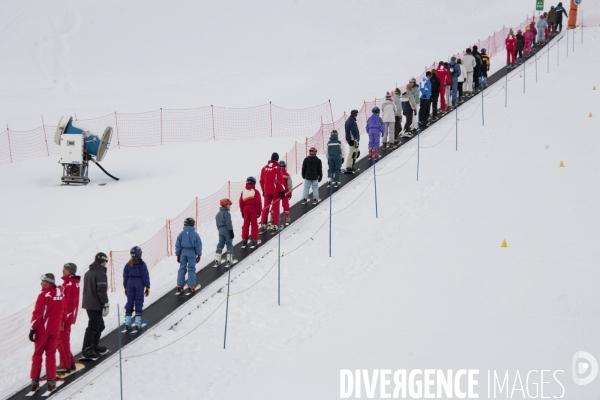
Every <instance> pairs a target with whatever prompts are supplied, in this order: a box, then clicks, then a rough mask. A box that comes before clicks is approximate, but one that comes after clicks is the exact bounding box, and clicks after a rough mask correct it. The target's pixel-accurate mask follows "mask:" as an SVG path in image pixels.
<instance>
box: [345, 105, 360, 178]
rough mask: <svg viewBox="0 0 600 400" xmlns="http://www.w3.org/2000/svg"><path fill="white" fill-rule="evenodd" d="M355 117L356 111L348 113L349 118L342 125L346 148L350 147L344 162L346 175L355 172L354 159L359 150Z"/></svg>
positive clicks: (358, 135) (358, 136)
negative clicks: (346, 143)
mask: <svg viewBox="0 0 600 400" xmlns="http://www.w3.org/2000/svg"><path fill="white" fill-rule="evenodd" d="M357 116H358V110H352V111H350V118H348V120H347V121H346V124H345V125H344V129H345V131H346V142H348V146H350V149H349V151H348V161H347V162H346V173H353V172H356V168H355V167H354V164H355V163H356V159H357V158H358V157H359V156H360V150H359V149H358V144H359V141H360V132H359V131H358V125H357V123H356V117H357Z"/></svg>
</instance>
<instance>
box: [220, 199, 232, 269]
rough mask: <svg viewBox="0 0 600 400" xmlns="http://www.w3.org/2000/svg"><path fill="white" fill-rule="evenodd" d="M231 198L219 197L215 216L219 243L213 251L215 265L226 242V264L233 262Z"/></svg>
mask: <svg viewBox="0 0 600 400" xmlns="http://www.w3.org/2000/svg"><path fill="white" fill-rule="evenodd" d="M231 204H232V203H231V200H229V199H221V200H220V201H219V205H220V206H221V208H219V212H218V213H217V215H216V216H215V221H216V223H217V229H218V230H219V244H217V252H216V253H215V267H218V266H219V265H221V252H222V251H223V247H225V244H226V243H227V266H230V265H232V264H233V238H234V234H233V224H232V223H231V214H230V212H229V210H230V209H231Z"/></svg>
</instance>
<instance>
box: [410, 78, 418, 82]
mask: <svg viewBox="0 0 600 400" xmlns="http://www.w3.org/2000/svg"><path fill="white" fill-rule="evenodd" d="M409 82H412V83H417V80H416V79H415V78H410V81H409Z"/></svg>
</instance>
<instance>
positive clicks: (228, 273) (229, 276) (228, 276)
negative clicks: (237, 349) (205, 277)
mask: <svg viewBox="0 0 600 400" xmlns="http://www.w3.org/2000/svg"><path fill="white" fill-rule="evenodd" d="M231 268H232V266H231V265H230V266H229V268H228V270H229V271H228V272H227V303H225V336H223V349H225V345H226V344H227V317H228V316H229V284H230V283H231Z"/></svg>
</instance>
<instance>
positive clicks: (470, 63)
mask: <svg viewBox="0 0 600 400" xmlns="http://www.w3.org/2000/svg"><path fill="white" fill-rule="evenodd" d="M462 65H463V66H464V67H465V69H466V70H467V75H466V76H465V78H466V80H467V82H466V84H467V88H466V92H467V96H472V95H473V71H475V66H476V65H477V61H475V57H473V54H472V50H471V49H467V54H465V56H464V57H463V58H462Z"/></svg>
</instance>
